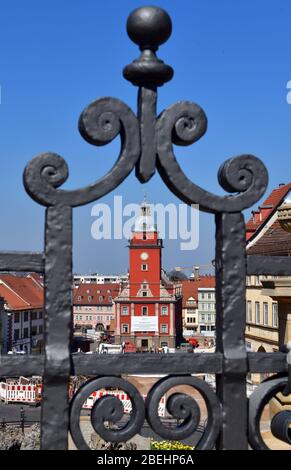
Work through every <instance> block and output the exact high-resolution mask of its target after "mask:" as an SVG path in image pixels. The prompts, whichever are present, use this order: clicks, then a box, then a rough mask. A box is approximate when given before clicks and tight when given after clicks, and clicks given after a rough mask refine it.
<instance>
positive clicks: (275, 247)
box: [247, 220, 291, 256]
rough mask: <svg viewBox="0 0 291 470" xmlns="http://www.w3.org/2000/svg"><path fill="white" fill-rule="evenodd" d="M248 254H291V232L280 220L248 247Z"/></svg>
mask: <svg viewBox="0 0 291 470" xmlns="http://www.w3.org/2000/svg"><path fill="white" fill-rule="evenodd" d="M247 253H248V255H269V256H291V233H288V232H286V231H285V230H283V229H282V227H281V225H280V223H279V221H278V220H276V221H275V222H274V223H273V224H272V225H271V227H270V228H269V229H268V230H267V231H266V232H265V233H264V235H262V236H261V237H260V238H259V239H258V240H257V241H256V242H255V243H254V244H253V245H252V246H250V247H249V248H248V249H247Z"/></svg>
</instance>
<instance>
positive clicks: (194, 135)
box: [24, 7, 268, 213]
mask: <svg viewBox="0 0 291 470" xmlns="http://www.w3.org/2000/svg"><path fill="white" fill-rule="evenodd" d="M127 32H128V35H129V37H130V38H131V39H132V41H133V42H135V43H136V44H138V45H139V48H140V50H141V55H140V56H139V57H138V58H137V59H136V60H134V61H133V62H132V63H131V64H129V65H127V66H126V67H125V68H124V71H123V75H124V77H125V78H126V79H127V80H129V81H130V82H131V83H132V84H133V85H135V86H138V87H139V93H138V112H137V115H135V113H134V112H133V111H132V110H131V109H130V108H129V107H128V106H127V105H126V104H125V103H123V102H121V101H119V100H117V99H115V98H101V99H98V100H96V101H94V102H93V103H91V104H90V105H89V106H88V107H87V108H86V109H85V110H84V111H83V113H82V114H81V117H80V120H79V131H80V133H81V135H82V136H83V138H84V139H85V140H87V142H89V143H90V144H92V145H96V146H102V145H106V144H107V143H109V142H111V141H112V140H113V139H115V138H116V137H117V136H118V135H119V136H120V139H121V151H120V154H119V157H118V159H117V161H116V163H115V165H114V166H113V168H112V169H111V170H110V171H109V172H108V173H107V174H106V175H105V176H103V177H102V178H101V179H100V180H99V181H97V182H95V183H93V184H91V185H90V186H87V187H85V188H82V189H76V190H73V191H64V190H60V189H58V188H59V187H60V186H61V185H62V184H63V183H64V182H65V181H66V180H67V178H68V173H69V172H68V167H67V165H66V162H65V161H64V160H63V158H62V157H60V156H59V155H57V154H55V153H44V154H41V155H39V156H37V157H35V158H34V159H33V160H32V161H31V162H30V163H29V164H28V165H27V167H26V169H25V172H24V185H25V188H26V190H27V192H28V193H29V195H30V196H31V197H32V198H33V199H35V200H36V201H37V202H38V203H40V204H43V205H45V206H55V205H63V206H68V207H78V206H81V205H83V204H87V203H90V202H93V201H96V200H97V199H99V198H100V197H102V196H104V195H105V194H108V193H109V192H110V191H112V190H113V189H115V188H116V187H117V186H118V185H119V184H120V183H121V182H122V181H123V180H124V179H125V178H126V177H127V176H128V175H129V174H130V172H131V171H132V169H133V168H134V167H136V176H137V178H138V179H139V180H140V181H141V182H142V183H145V182H147V181H149V179H150V178H151V177H152V176H153V175H154V173H155V169H156V168H157V169H158V171H159V173H160V175H161V177H162V179H163V180H164V182H165V183H166V185H167V186H168V187H169V188H170V190H171V191H172V192H173V193H174V194H175V195H177V196H178V197H179V198H180V199H181V200H183V201H184V202H185V203H187V204H199V205H200V208H201V209H202V210H204V211H206V212H212V213H215V212H221V211H223V212H239V211H241V210H243V209H246V208H247V207H250V206H251V205H252V204H254V203H255V202H257V201H258V200H259V199H260V198H261V196H262V195H263V194H264V192H265V190H266V187H267V183H268V174H267V170H266V168H265V166H264V164H263V163H262V162H261V161H260V160H259V159H258V158H256V157H254V156H253V155H241V156H239V157H235V158H231V159H229V160H227V161H226V162H225V163H224V164H223V165H222V167H221V168H220V170H219V173H218V179H219V183H220V184H221V186H222V187H223V188H224V189H225V190H226V191H228V192H231V193H236V194H235V195H227V196H224V197H220V196H216V195H214V194H212V193H210V192H208V191H206V190H204V189H202V188H200V187H199V186H197V185H196V184H194V183H193V182H192V181H190V180H189V179H188V178H187V176H186V175H185V174H184V172H183V171H182V169H181V167H180V165H179V164H178V162H177V160H176V158H175V155H174V152H173V144H176V145H182V146H185V145H190V144H192V143H194V142H195V141H197V140H198V139H200V138H201V137H202V136H203V134H204V133H205V132H206V129H207V118H206V115H205V113H204V111H203V109H202V108H201V107H200V106H198V105H197V104H194V103H191V102H188V101H181V102H178V103H176V104H174V105H173V106H170V107H169V108H168V109H166V110H165V111H163V112H162V113H161V114H160V116H157V115H156V104H157V88H158V87H159V86H162V85H163V84H164V83H166V82H167V81H169V80H171V78H172V77H173V69H172V67H170V66H169V65H167V64H165V63H164V62H163V61H162V60H161V59H159V58H158V57H157V55H156V51H157V49H158V47H159V46H160V45H161V44H163V43H164V42H166V41H167V40H168V38H169V37H170V35H171V32H172V23H171V18H170V17H169V15H168V13H167V12H165V11H164V10H163V9H161V8H158V7H142V8H138V9H136V10H134V11H133V12H132V13H131V14H130V15H129V18H128V21H127Z"/></svg>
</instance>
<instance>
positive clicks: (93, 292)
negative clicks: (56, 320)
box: [73, 283, 120, 305]
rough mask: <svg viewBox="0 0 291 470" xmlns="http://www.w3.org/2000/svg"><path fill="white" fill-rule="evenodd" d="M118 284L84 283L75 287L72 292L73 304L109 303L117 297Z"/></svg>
mask: <svg viewBox="0 0 291 470" xmlns="http://www.w3.org/2000/svg"><path fill="white" fill-rule="evenodd" d="M119 290H120V284H113V283H106V284H96V283H85V284H80V286H79V287H75V289H74V294H73V299H74V300H73V303H74V305H111V304H112V300H113V299H114V298H115V297H117V295H118V294H119Z"/></svg>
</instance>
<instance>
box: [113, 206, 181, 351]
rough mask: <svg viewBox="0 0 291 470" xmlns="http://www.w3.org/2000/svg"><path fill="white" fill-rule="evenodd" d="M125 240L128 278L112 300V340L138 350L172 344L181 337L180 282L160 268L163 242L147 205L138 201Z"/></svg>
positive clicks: (175, 343)
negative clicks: (126, 243)
mask: <svg viewBox="0 0 291 470" xmlns="http://www.w3.org/2000/svg"><path fill="white" fill-rule="evenodd" d="M140 210H141V216H140V217H139V218H138V220H137V221H136V224H135V227H134V230H133V233H132V238H131V240H130V241H129V246H128V247H129V266H130V267H129V282H128V283H127V284H126V285H125V286H124V287H123V289H122V290H121V293H120V294H119V296H118V297H117V298H116V299H115V303H116V330H115V341H116V343H122V342H125V343H126V342H129V343H133V344H134V345H135V347H136V349H137V350H138V351H151V350H156V349H158V348H161V347H163V346H168V347H171V348H173V347H176V345H177V344H179V343H180V341H181V339H182V295H181V293H182V292H181V284H173V283H172V282H170V280H169V279H168V278H167V276H166V275H165V274H164V272H163V271H162V248H163V242H162V240H161V239H160V238H159V235H158V231H157V228H156V227H155V226H154V225H153V224H152V221H151V216H150V206H149V205H148V204H147V203H146V202H144V203H143V204H142V205H141V208H140Z"/></svg>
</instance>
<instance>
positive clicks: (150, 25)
mask: <svg viewBox="0 0 291 470" xmlns="http://www.w3.org/2000/svg"><path fill="white" fill-rule="evenodd" d="M127 31H128V34H129V36H130V38H131V39H132V40H133V41H134V42H135V43H137V44H138V46H139V48H140V51H141V55H140V56H139V57H138V58H137V59H136V60H134V61H133V62H132V63H131V64H129V65H127V66H126V67H125V69H124V72H123V74H124V77H125V78H126V79H127V80H129V81H130V82H132V84H133V85H136V86H137V87H138V90H139V91H138V112H137V115H136V114H135V113H134V112H133V111H132V110H131V109H130V108H129V107H128V106H127V105H126V104H124V103H123V102H122V101H119V100H118V99H115V98H102V99H98V100H96V101H94V102H93V103H91V104H90V105H89V106H88V107H87V108H86V109H85V110H84V111H83V113H82V114H81V117H80V120H79V130H80V132H81V135H82V136H83V138H84V139H85V140H87V141H88V142H89V143H90V144H92V145H96V146H102V145H105V144H107V143H109V142H111V141H112V140H113V139H115V138H116V137H117V136H119V137H120V140H121V150H120V154H119V156H118V159H117V161H116V163H115V165H114V166H113V168H112V169H111V170H110V171H109V172H108V173H107V174H106V175H105V176H104V177H103V178H101V179H100V180H98V181H97V182H96V183H94V184H91V185H90V186H87V187H85V188H82V189H77V190H74V191H64V190H62V189H60V187H61V185H62V184H63V183H64V182H65V181H66V180H67V178H68V173H69V172H68V167H67V165H66V162H65V160H64V159H63V158H62V157H61V156H59V155H57V154H54V153H44V154H41V155H39V156H37V157H35V158H34V159H33V160H31V161H30V163H29V164H28V165H27V167H26V169H25V172H24V185H25V189H26V191H27V193H28V194H29V195H30V196H31V197H32V198H33V199H34V200H35V201H36V202H37V203H39V204H41V205H43V206H45V207H46V213H45V248H44V253H30V252H29V253H27V252H1V253H0V269H1V271H35V272H44V276H45V355H44V357H42V356H31V357H15V356H6V357H2V358H1V364H0V370H1V372H0V374H1V375H2V376H15V375H26V376H30V375H42V376H43V405H42V416H41V425H42V435H41V442H42V449H66V448H67V445H68V431H69V430H70V432H71V434H72V437H73V439H74V441H75V443H76V445H77V447H78V448H79V449H85V448H87V445H86V443H85V441H84V439H83V437H82V434H81V431H80V427H79V417H80V411H81V406H82V403H83V402H84V401H85V399H86V398H87V397H88V396H89V395H90V394H91V392H92V391H93V390H96V389H98V388H102V387H110V386H114V387H118V388H121V389H123V390H124V391H125V392H126V393H127V394H128V395H129V396H130V397H131V400H132V404H133V411H132V414H131V416H130V421H129V422H128V423H127V425H126V426H125V427H124V428H123V429H121V430H114V429H108V428H106V427H105V425H104V421H106V420H111V421H116V420H118V419H120V418H121V416H122V413H123V411H122V404H121V403H120V402H119V400H118V399H117V398H115V397H109V396H107V397H103V398H101V399H100V400H98V401H97V402H96V405H95V406H94V408H93V410H92V416H91V417H92V423H93V426H94V428H95V430H96V432H97V433H98V434H100V435H101V436H102V437H104V438H105V439H106V440H109V441H125V440H127V439H129V438H130V437H131V436H133V435H135V434H136V433H137V432H138V431H139V429H140V428H141V426H142V424H143V421H144V419H145V417H146V419H147V420H148V422H149V424H150V426H151V427H152V429H153V430H154V431H155V432H157V433H158V434H159V435H161V436H162V437H165V438H168V439H179V440H180V439H183V438H185V437H187V436H189V435H190V434H192V433H193V431H194V430H195V429H196V427H197V425H198V424H199V416H200V411H199V407H198V405H197V403H196V402H195V400H194V399H193V398H191V397H189V396H187V395H184V394H174V395H172V396H171V397H170V399H169V400H168V404H167V406H168V409H169V411H170V412H171V413H172V414H173V416H175V417H177V418H180V419H182V420H183V423H182V424H180V425H179V426H177V428H174V429H173V428H171V429H168V428H165V427H164V426H163V424H162V422H161V421H160V418H159V416H158V412H157V408H158V404H159V400H160V398H161V396H162V395H164V393H165V392H166V391H167V390H169V389H170V388H172V387H174V386H176V385H180V384H188V385H190V386H192V387H194V388H195V389H196V390H198V391H199V392H200V393H201V394H202V396H203V397H204V399H205V402H206V406H207V411H208V421H207V427H206V430H205V433H204V436H203V438H202V439H201V441H200V442H199V445H198V448H201V449H211V448H214V447H215V448H217V449H247V448H248V445H249V443H250V444H251V446H252V447H253V448H266V446H265V444H264V442H263V441H262V437H261V435H260V430H259V417H260V415H261V413H262V409H263V405H264V404H265V403H266V402H267V401H268V400H269V399H270V398H271V396H273V395H274V394H275V393H277V392H278V391H279V390H283V389H284V387H285V386H286V384H287V380H288V378H287V374H286V372H287V362H286V354H284V353H281V352H279V353H247V352H246V347H245V340H244V332H245V279H246V275H250V274H256V275H260V274H270V275H291V263H290V261H289V260H287V259H286V258H281V257H261V256H252V257H251V258H249V259H247V257H246V242H245V223H244V217H243V215H242V211H243V210H244V209H246V208H248V207H250V206H252V205H253V204H254V203H256V202H257V201H258V200H259V199H260V198H261V196H262V195H263V194H264V192H265V190H266V186H267V181H268V174H267V170H266V168H265V166H264V165H263V163H262V162H261V161H260V160H259V159H258V158H256V157H254V156H252V155H241V156H238V157H235V158H231V159H229V160H227V161H226V162H225V163H224V164H223V165H222V166H221V167H220V169H219V172H218V179H219V183H220V184H221V186H222V187H223V188H224V189H225V190H226V191H227V192H228V193H233V194H228V195H226V196H224V197H219V196H216V195H215V194H211V193H209V192H208V191H206V190H204V189H202V188H200V187H199V186H197V185H196V184H195V183H193V182H192V181H190V180H189V179H188V178H187V176H186V175H185V174H184V173H183V171H182V169H181V168H180V166H179V164H178V162H177V160H176V158H175V155H174V151H173V144H176V145H190V144H192V143H194V142H195V141H197V140H198V139H200V137H202V136H203V134H204V133H205V132H206V127H207V119H206V116H205V114H204V111H203V110H202V109H201V108H200V107H199V106H198V105H197V104H194V103H191V102H189V101H180V102H178V103H176V104H174V105H172V106H170V107H169V108H167V109H166V110H165V111H163V112H162V113H161V114H160V115H159V116H156V100H157V89H158V87H159V86H161V85H163V84H164V83H165V82H167V81H169V80H170V79H171V78H172V76H173V70H172V68H171V67H170V66H169V65H166V64H165V63H164V62H163V61H161V60H160V59H158V58H157V56H156V51H157V49H158V47H159V45H161V44H162V43H164V42H165V41H166V40H167V39H168V37H169V36H170V34H171V19H170V17H169V16H168V14H167V13H166V12H165V11H164V10H161V9H160V8H155V7H144V8H141V9H138V10H135V11H134V12H133V13H132V14H131V15H130V16H129V19H128V23H127ZM134 167H135V169H136V176H137V178H138V179H139V180H140V181H141V182H142V183H143V182H146V181H148V180H149V179H150V178H151V176H152V175H153V174H154V173H155V169H156V168H157V170H158V172H159V174H160V176H161V178H162V180H163V181H164V183H165V184H166V186H167V187H168V188H169V189H170V190H171V191H172V192H173V193H174V194H175V195H176V196H177V197H178V198H180V199H181V200H182V201H184V202H185V203H186V204H199V205H200V209H201V210H202V211H206V212H209V213H212V214H215V223H216V258H215V266H216V299H217V315H216V318H217V320H216V342H217V347H216V352H215V353H213V354H207V355H206V354H195V356H193V355H191V354H187V353H185V354H179V355H175V354H165V355H155V354H148V355H147V354H143V355H134V354H133V355H130V354H128V355H127V354H123V355H121V356H118V357H117V356H110V355H105V356H103V355H99V356H97V357H96V356H90V355H89V356H87V355H74V356H72V355H70V341H71V335H72V307H71V289H72V211H73V208H74V207H79V206H81V205H84V204H88V203H91V202H92V201H96V200H98V199H99V198H101V197H102V196H104V195H106V194H108V193H109V192H110V191H113V190H114V189H115V188H116V187H117V186H118V185H119V184H120V183H121V182H122V181H123V180H124V179H125V178H126V177H127V176H128V175H129V174H130V172H131V171H132V170H133V168H134ZM152 372H154V373H156V374H168V375H167V376H166V377H165V378H163V379H162V380H160V381H158V382H157V383H156V384H155V385H154V387H153V388H152V390H151V391H150V393H149V395H148V397H147V400H146V402H145V403H144V401H143V399H142V397H141V396H140V394H139V392H138V391H137V389H136V388H135V387H134V386H133V385H131V384H130V383H129V382H127V381H126V380H125V379H123V378H121V374H134V373H139V374H142V373H144V374H148V373H152ZM202 372H203V373H207V374H216V381H217V387H216V394H215V393H214V392H213V391H212V389H211V388H210V387H209V386H208V385H207V384H206V383H205V382H203V381H202V380H200V379H198V378H197V377H193V376H192V375H191V374H196V373H202ZM249 372H251V373H255V372H257V373H263V372H269V373H283V374H282V376H278V377H277V378H276V379H275V380H271V381H270V382H266V383H264V384H262V385H260V386H259V387H258V389H257V391H256V392H254V394H253V396H252V397H251V399H250V404H249V406H248V399H247V395H246V375H247V373H249ZM109 373H110V375H108V374H109ZM71 375H86V376H95V377H96V378H94V379H92V380H90V381H88V382H87V383H86V384H85V385H84V386H83V387H81V389H80V390H79V391H78V393H77V394H76V395H75V397H74V399H73V401H72V403H71V404H70V403H69V398H68V383H69V377H70V376H71Z"/></svg>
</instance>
